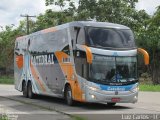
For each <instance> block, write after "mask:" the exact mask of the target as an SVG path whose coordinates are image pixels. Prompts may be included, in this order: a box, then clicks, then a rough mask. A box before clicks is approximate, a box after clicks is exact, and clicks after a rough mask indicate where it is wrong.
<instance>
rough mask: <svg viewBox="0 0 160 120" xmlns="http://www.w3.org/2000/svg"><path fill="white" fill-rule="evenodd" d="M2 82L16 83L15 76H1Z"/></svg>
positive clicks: (0, 80)
mask: <svg viewBox="0 0 160 120" xmlns="http://www.w3.org/2000/svg"><path fill="white" fill-rule="evenodd" d="M0 84H14V78H13V76H0Z"/></svg>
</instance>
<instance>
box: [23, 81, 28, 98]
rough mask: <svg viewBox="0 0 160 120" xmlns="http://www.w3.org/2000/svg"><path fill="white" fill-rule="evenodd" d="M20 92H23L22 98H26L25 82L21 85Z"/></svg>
mask: <svg viewBox="0 0 160 120" xmlns="http://www.w3.org/2000/svg"><path fill="white" fill-rule="evenodd" d="M22 92H23V96H24V97H26V98H27V97H28V94H27V86H26V82H23V84H22Z"/></svg>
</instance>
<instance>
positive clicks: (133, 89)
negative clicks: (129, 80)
mask: <svg viewBox="0 0 160 120" xmlns="http://www.w3.org/2000/svg"><path fill="white" fill-rule="evenodd" d="M137 91H139V86H138V85H136V86H134V87H133V88H132V89H131V92H137Z"/></svg>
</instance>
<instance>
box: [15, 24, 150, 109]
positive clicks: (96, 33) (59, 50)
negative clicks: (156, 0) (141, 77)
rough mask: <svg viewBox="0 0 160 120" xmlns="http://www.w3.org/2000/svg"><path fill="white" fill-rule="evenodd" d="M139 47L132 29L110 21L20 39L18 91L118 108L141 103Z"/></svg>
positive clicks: (59, 28) (146, 60) (62, 27)
mask: <svg viewBox="0 0 160 120" xmlns="http://www.w3.org/2000/svg"><path fill="white" fill-rule="evenodd" d="M138 53H141V54H142V55H143V56H144V63H145V64H146V65H148V64H149V55H148V53H147V51H145V50H144V49H142V48H137V47H136V45H135V39H134V35H133V32H132V31H131V29H130V28H128V27H126V26H124V25H119V24H114V23H108V22H95V21H74V22H70V23H66V24H62V25H59V26H55V27H51V28H48V29H44V30H41V31H38V32H35V33H32V34H29V35H26V36H22V37H18V38H17V39H16V41H15V49H14V77H15V89H17V90H18V91H21V92H22V93H23V96H25V97H28V98H34V97H35V96H36V95H45V96H53V97H59V98H64V99H65V101H66V103H67V104H68V105H73V104H74V102H75V101H79V102H89V103H102V104H108V105H111V106H113V105H115V104H116V103H135V102H137V100H138V89H139V87H138V86H139V84H138V72H137V55H138Z"/></svg>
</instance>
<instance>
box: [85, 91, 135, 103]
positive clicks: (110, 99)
mask: <svg viewBox="0 0 160 120" xmlns="http://www.w3.org/2000/svg"><path fill="white" fill-rule="evenodd" d="M85 100H86V102H91V103H136V102H137V100H138V91H136V92H131V91H118V93H117V91H116V92H115V91H104V92H103V91H94V90H90V89H88V90H87V91H86V95H85Z"/></svg>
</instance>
